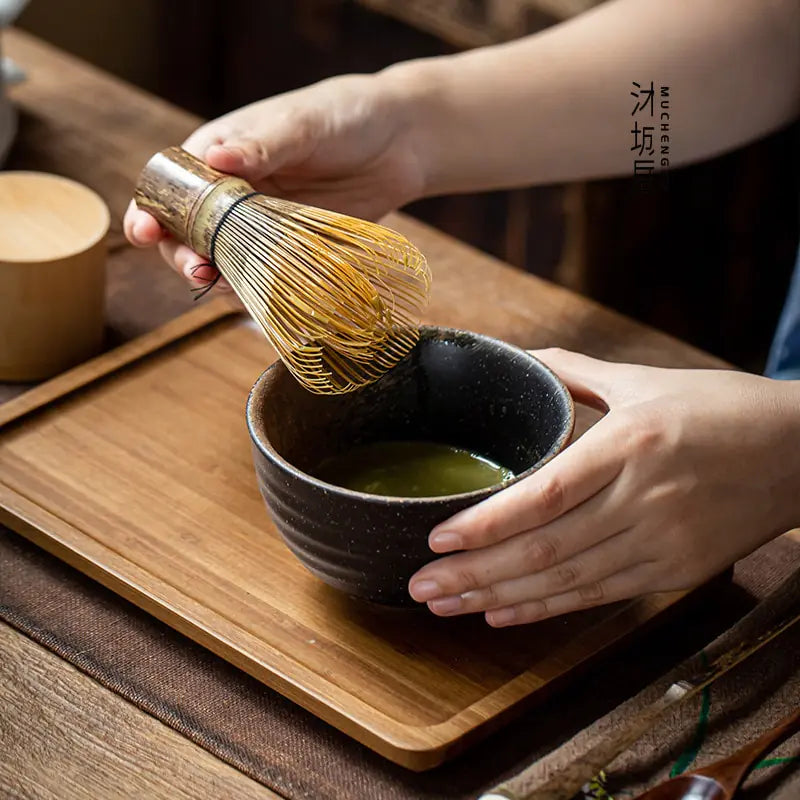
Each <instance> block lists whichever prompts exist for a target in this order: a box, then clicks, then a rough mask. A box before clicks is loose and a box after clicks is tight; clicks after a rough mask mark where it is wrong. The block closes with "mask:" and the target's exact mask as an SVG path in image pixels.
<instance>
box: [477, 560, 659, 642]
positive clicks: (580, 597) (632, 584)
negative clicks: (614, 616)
mask: <svg viewBox="0 0 800 800" xmlns="http://www.w3.org/2000/svg"><path fill="white" fill-rule="evenodd" d="M654 573H655V569H654V567H653V565H652V564H647V563H645V564H637V565H636V566H634V567H630V568H629V569H626V570H622V571H621V572H617V573H615V574H614V575H611V576H609V577H608V578H605V579H603V580H600V581H595V582H593V583H588V584H584V585H583V586H581V587H579V588H577V589H575V590H573V591H570V592H564V593H563V594H557V595H552V596H550V597H545V598H542V599H540V600H530V601H527V602H522V603H518V604H516V605H511V606H505V607H504V608H497V609H493V610H491V611H487V612H486V621H487V622H488V623H489V625H491V626H492V627H494V628H503V627H506V626H508V625H523V624H526V623H529V622H538V621H540V620H543V619H548V618H549V617H557V616H560V615H561V614H569V613H570V612H572V611H581V610H583V609H587V608H593V607H595V606H599V605H604V604H606V603H616V602H618V601H619V600H628V599H630V598H633V597H639V596H640V595H643V594H648V593H650V592H653V591H655V589H654V588H653V576H654Z"/></svg>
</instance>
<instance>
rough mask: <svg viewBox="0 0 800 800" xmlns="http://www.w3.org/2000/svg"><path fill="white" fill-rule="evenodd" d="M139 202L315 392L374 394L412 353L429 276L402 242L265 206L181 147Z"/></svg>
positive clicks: (267, 201) (152, 171)
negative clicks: (210, 268) (371, 389)
mask: <svg viewBox="0 0 800 800" xmlns="http://www.w3.org/2000/svg"><path fill="white" fill-rule="evenodd" d="M135 200H136V204H137V206H138V207H139V208H141V209H143V210H145V211H148V212H150V213H151V214H152V215H153V216H154V217H155V218H156V219H157V220H158V221H159V222H160V223H161V224H162V225H163V226H164V227H165V228H166V229H167V230H168V231H169V232H170V234H172V236H174V237H175V238H176V239H178V240H179V241H181V242H183V243H185V244H187V245H189V246H190V247H191V248H192V249H193V250H195V251H196V252H197V253H199V254H200V255H201V256H202V257H204V258H208V259H209V260H210V261H211V262H212V263H213V264H214V265H215V266H216V267H217V268H218V269H219V271H220V273H221V274H222V275H223V276H224V277H225V278H226V280H227V281H228V283H229V284H230V285H231V287H232V288H233V290H234V291H235V292H236V294H237V295H238V296H239V298H240V300H241V301H242V303H243V304H244V306H245V308H246V309H247V310H248V311H249V312H250V314H251V316H252V317H253V318H254V319H255V320H256V322H258V324H259V325H260V326H261V328H262V330H263V331H264V334H265V335H266V336H267V338H268V339H269V341H270V342H271V343H272V345H273V346H274V347H275V349H276V350H277V352H278V354H279V356H280V357H281V359H282V360H283V361H284V363H285V364H286V366H287V367H288V369H289V370H290V371H291V372H292V374H293V375H294V376H295V377H296V378H297V380H298V381H300V383H302V384H303V385H304V386H306V387H307V388H308V389H309V390H310V391H313V392H316V393H319V394H332V393H341V392H348V391H351V390H353V389H356V388H358V387H359V386H363V385H365V384H367V383H370V382H372V381H374V380H375V379H377V378H379V377H380V376H381V375H382V374H383V373H384V372H386V371H387V370H388V369H390V368H391V367H393V366H394V365H395V364H396V363H398V362H399V361H400V360H401V359H402V358H403V357H404V356H405V355H406V354H407V353H408V352H409V351H410V350H411V348H412V347H413V346H414V344H415V342H416V340H417V336H418V332H417V319H418V315H419V314H420V313H421V311H422V310H423V309H424V307H425V305H426V303H427V300H428V292H429V289H430V271H429V269H428V266H427V264H426V262H425V258H424V256H423V255H422V254H421V253H420V252H419V250H417V249H416V248H415V247H414V245H412V244H411V243H410V242H409V241H408V240H407V239H405V237H403V236H401V235H400V234H398V233H396V232H395V231H392V230H389V229H388V228H385V227H383V226H381V225H378V224H376V223H373V222H367V221H364V220H360V219H356V218H354V217H349V216H346V215H344V214H338V213H335V212H332V211H326V210H324V209H319V208H313V207H311V206H304V205H301V204H299V203H293V202H291V201H288V200H282V199H279V198H273V197H267V196H266V195H263V194H261V193H259V192H257V191H255V190H254V189H253V187H252V186H250V184H248V183H247V182H246V181H244V180H242V179H241V178H236V177H233V176H231V175H226V174H224V173H222V172H218V171H217V170H214V169H212V168H211V167H209V166H208V165H207V164H205V163H203V162H202V161H200V160H199V159H197V158H195V157H194V156H192V155H190V154H189V153H188V152H186V151H185V150H182V149H181V148H179V147H170V148H168V149H167V150H164V151H162V152H160V153H157V154H156V155H155V156H153V158H152V159H150V161H149V162H148V163H147V165H146V166H145V168H144V170H143V171H142V174H141V176H140V178H139V182H138V184H137V187H136V193H135Z"/></svg>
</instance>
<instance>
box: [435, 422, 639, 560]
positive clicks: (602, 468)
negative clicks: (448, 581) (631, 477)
mask: <svg viewBox="0 0 800 800" xmlns="http://www.w3.org/2000/svg"><path fill="white" fill-rule="evenodd" d="M616 427H617V426H616V424H615V423H614V421H613V420H612V419H611V418H610V417H606V418H605V419H603V420H601V421H600V422H598V423H597V425H595V426H594V427H593V428H591V429H590V430H589V431H587V433H585V434H584V435H583V436H582V437H581V438H580V439H578V440H577V441H576V442H575V443H574V444H572V445H570V446H569V447H568V448H567V449H566V450H564V452H562V453H560V454H559V455H557V456H556V457H555V458H554V459H553V460H552V461H550V462H549V463H547V464H545V465H544V466H543V467H542V468H541V469H540V470H539V471H538V472H535V473H534V474H533V475H531V476H529V477H528V478H525V479H524V480H522V481H520V482H519V483H515V484H513V485H511V486H510V487H509V488H508V489H505V490H504V491H502V492H498V493H497V494H495V495H492V497H490V498H489V499H488V500H484V501H483V502H482V503H479V504H478V505H476V506H472V507H471V508H468V509H466V510H464V511H461V512H459V513H458V514H456V515H455V516H453V517H451V518H450V519H449V520H446V521H445V522H443V523H441V524H440V525H437V526H436V527H435V528H434V529H433V530H432V531H431V535H430V537H429V545H430V548H431V550H433V551H434V552H435V553H449V552H452V551H454V550H473V549H477V548H481V547H486V546H488V545H491V544H495V543H496V542H500V541H503V540H504V539H508V538H509V537H511V536H514V535H516V534H518V533H521V532H522V531H525V530H531V529H533V528H538V527H540V526H542V525H546V524H547V523H549V522H552V521H553V520H554V519H556V518H558V517H560V516H561V515H562V514H566V513H567V512H568V511H570V510H571V509H573V508H575V507H576V506H578V505H580V504H581V503H583V502H584V501H586V500H588V499H589V498H590V497H592V496H593V495H595V494H597V493H598V492H600V491H601V490H602V489H603V488H604V487H606V486H608V485H609V484H610V483H611V482H612V481H613V480H614V479H615V478H616V477H617V475H618V474H619V473H620V471H621V470H622V467H623V463H624V462H623V460H622V456H621V453H620V450H619V448H617V447H615V446H614V438H615V436H616Z"/></svg>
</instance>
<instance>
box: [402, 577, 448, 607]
mask: <svg viewBox="0 0 800 800" xmlns="http://www.w3.org/2000/svg"><path fill="white" fill-rule="evenodd" d="M409 592H410V593H411V596H412V597H413V598H414V599H415V600H416V601H417V602H419V603H425V602H427V601H428V600H433V599H434V597H440V596H441V594H442V590H441V589H440V588H439V584H438V583H436V581H417V582H416V583H412V584H411V586H410V587H409Z"/></svg>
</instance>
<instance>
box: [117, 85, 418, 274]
mask: <svg viewBox="0 0 800 800" xmlns="http://www.w3.org/2000/svg"><path fill="white" fill-rule="evenodd" d="M415 91H416V89H415V88H414V87H412V86H410V85H409V84H408V82H406V81H402V80H398V79H396V78H394V77H393V76H387V74H382V73H378V74H376V75H345V76H341V77H337V78H331V79H330V80H326V81H322V82H321V83H317V84H314V85H312V86H309V87H306V88H304V89H299V90H297V91H294V92H289V93H287V94H283V95H278V96H276V97H272V98H269V99H267V100H262V101H260V102H258V103H253V104H252V105H249V106H246V107H244V108H241V109H239V110H237V111H234V112H232V113H230V114H227V115H226V116H224V117H220V118H219V119H216V120H214V121H213V122H209V123H207V124H206V125H203V126H202V127H201V128H199V129H198V130H197V131H195V132H194V133H193V134H192V135H191V136H190V137H189V138H188V139H187V140H186V142H185V143H184V145H183V146H184V147H185V148H186V149H187V150H188V151H189V152H190V153H192V154H194V155H195V156H198V157H199V158H203V159H204V160H205V161H206V162H207V163H208V164H209V165H210V166H212V167H214V168H215V169H218V170H221V171H222V172H227V173H230V174H233V175H238V176H239V177H242V178H244V179H245V180H247V181H249V182H250V183H251V184H253V186H254V187H255V188H256V189H258V190H259V191H261V192H263V193H265V194H269V195H274V196H280V197H284V198H288V199H290V200H295V201H297V202H300V203H306V204H308V205H312V206H321V207H323V208H328V209H331V210H334V211H339V212H342V213H345V214H351V215H353V216H357V217H362V218H366V219H378V218H379V217H381V216H383V215H384V214H386V213H387V212H388V211H391V210H393V209H395V208H397V207H399V206H401V205H403V204H404V203H406V202H409V201H410V200H413V199H415V198H417V197H420V196H421V195H422V194H423V192H424V186H425V177H424V175H423V168H422V165H421V162H420V160H419V158H418V157H417V153H416V150H415V146H414V142H413V133H412V122H413V113H412V111H411V108H410V107H411V103H412V98H413V97H414V94H415ZM124 228H125V234H126V236H127V237H128V239H129V240H130V242H131V243H132V244H134V245H137V246H142V247H146V246H150V245H154V244H156V243H159V247H160V250H161V253H162V255H163V256H164V258H165V260H166V261H167V262H168V263H169V264H170V265H172V266H173V267H174V268H175V269H176V270H178V271H179V272H182V273H183V274H184V275H185V276H186V277H187V278H189V279H190V280H193V281H194V282H195V283H197V284H200V285H203V284H207V283H209V282H210V281H212V280H213V279H214V278H215V277H216V270H215V269H213V268H212V267H210V266H208V265H205V266H202V265H203V263H204V261H205V259H203V258H201V257H200V256H198V255H197V254H196V253H194V252H193V251H192V250H190V249H189V248H188V247H186V246H185V245H181V244H179V243H177V242H175V241H174V240H171V239H169V238H168V237H166V235H165V232H164V231H163V230H162V229H161V228H160V226H159V225H158V223H157V222H156V220H155V219H154V218H153V217H152V216H150V215H149V214H147V213H146V212H144V211H141V210H140V209H137V208H136V207H135V205H134V204H133V203H131V205H130V207H129V208H128V211H127V213H126V215H125V221H124ZM199 265H201V266H199Z"/></svg>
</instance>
